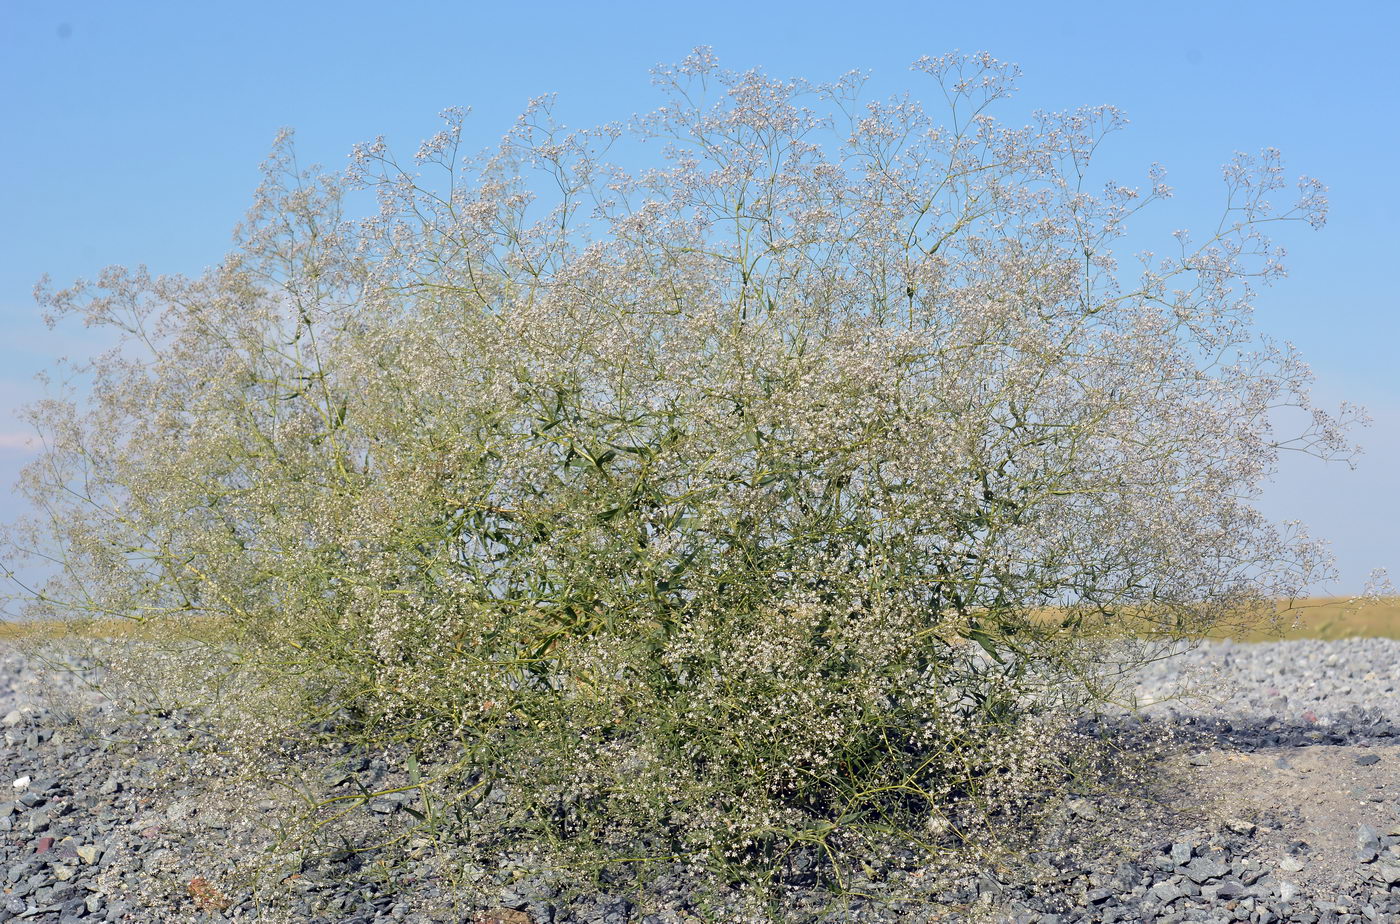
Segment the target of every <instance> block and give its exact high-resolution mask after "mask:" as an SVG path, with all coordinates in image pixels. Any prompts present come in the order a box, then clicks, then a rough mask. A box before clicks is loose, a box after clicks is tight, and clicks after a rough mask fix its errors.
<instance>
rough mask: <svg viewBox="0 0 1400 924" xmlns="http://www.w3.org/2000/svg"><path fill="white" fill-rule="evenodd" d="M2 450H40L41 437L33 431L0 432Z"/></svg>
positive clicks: (0, 448)
mask: <svg viewBox="0 0 1400 924" xmlns="http://www.w3.org/2000/svg"><path fill="white" fill-rule="evenodd" d="M0 450H18V451H20V452H38V451H39V438H38V437H37V436H35V435H34V434H33V433H3V432H0Z"/></svg>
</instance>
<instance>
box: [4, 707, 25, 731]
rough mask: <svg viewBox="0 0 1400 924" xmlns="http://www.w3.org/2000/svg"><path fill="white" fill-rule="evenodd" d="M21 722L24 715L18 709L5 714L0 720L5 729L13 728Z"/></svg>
mask: <svg viewBox="0 0 1400 924" xmlns="http://www.w3.org/2000/svg"><path fill="white" fill-rule="evenodd" d="M23 721H24V713H23V712H20V711H19V710H18V709H11V710H10V711H9V712H7V713H5V717H4V718H3V719H0V722H4V723H5V725H6V727H8V728H14V727H15V726H16V725H18V724H19V723H21V722H23Z"/></svg>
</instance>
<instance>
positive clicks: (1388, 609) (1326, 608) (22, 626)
mask: <svg viewBox="0 0 1400 924" xmlns="http://www.w3.org/2000/svg"><path fill="white" fill-rule="evenodd" d="M1280 617H1281V620H1280V623H1279V625H1278V627H1277V628H1272V629H1271V628H1268V627H1265V628H1260V629H1254V630H1251V631H1249V632H1246V633H1243V634H1240V633H1238V632H1233V631H1228V630H1222V631H1219V632H1214V633H1212V634H1211V637H1212V638H1234V639H1235V640H1236V641H1241V642H1265V641H1275V640H1278V639H1290V638H1316V639H1340V638H1394V639H1400V597H1393V598H1389V599H1387V600H1384V601H1382V602H1371V603H1365V604H1357V603H1352V604H1349V603H1348V601H1347V598H1344V597H1313V598H1309V599H1306V600H1295V601H1293V603H1292V605H1291V606H1289V607H1280ZM160 628H161V627H160V626H159V624H154V623H153V624H150V625H146V626H141V625H139V624H138V623H136V622H134V621H130V622H128V621H124V620H107V621H103V622H98V623H90V624H88V625H85V626H84V627H83V628H82V630H81V632H80V634H81V635H84V636H88V637H103V638H115V637H117V636H133V637H134V636H137V635H140V634H142V633H146V632H155V631H157V630H159V629H160ZM166 630H167V631H168V627H167V629H166ZM183 630H184V632H185V633H186V634H187V635H191V636H199V637H208V636H209V635H210V634H211V633H209V632H207V631H194V627H193V626H192V624H191V623H190V622H189V621H186V622H184V623H183ZM63 632H64V628H63V626H61V625H59V624H57V623H49V622H38V623H35V622H6V621H0V642H3V641H6V640H19V639H40V638H44V637H49V638H54V637H57V636H59V635H61V634H63Z"/></svg>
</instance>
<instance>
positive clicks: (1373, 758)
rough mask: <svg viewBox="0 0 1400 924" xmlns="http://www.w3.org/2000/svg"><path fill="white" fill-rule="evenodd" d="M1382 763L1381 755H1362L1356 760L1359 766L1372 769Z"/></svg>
mask: <svg viewBox="0 0 1400 924" xmlns="http://www.w3.org/2000/svg"><path fill="white" fill-rule="evenodd" d="M1380 762H1381V757H1380V755H1379V754H1362V755H1361V756H1360V757H1358V758H1356V763H1357V765H1358V766H1361V767H1370V766H1372V765H1373V764H1378V763H1380Z"/></svg>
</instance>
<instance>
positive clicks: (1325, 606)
mask: <svg viewBox="0 0 1400 924" xmlns="http://www.w3.org/2000/svg"><path fill="white" fill-rule="evenodd" d="M1280 615H1281V616H1282V617H1283V625H1282V626H1281V627H1280V628H1281V630H1282V633H1281V634H1280V633H1279V632H1270V631H1266V630H1255V631H1252V632H1248V633H1245V634H1243V635H1235V634H1234V633H1229V632H1222V633H1220V635H1221V636H1234V637H1235V639H1236V640H1237V641H1242V642H1260V641H1270V640H1273V639H1278V638H1320V639H1339V638H1396V639H1400V598H1396V597H1392V598H1389V599H1386V600H1385V601H1383V602H1372V603H1365V604H1351V605H1348V603H1347V600H1346V598H1343V597H1314V598H1311V599H1307V600H1295V601H1293V605H1292V607H1290V608H1288V609H1285V610H1283V611H1282V612H1281V614H1280Z"/></svg>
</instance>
